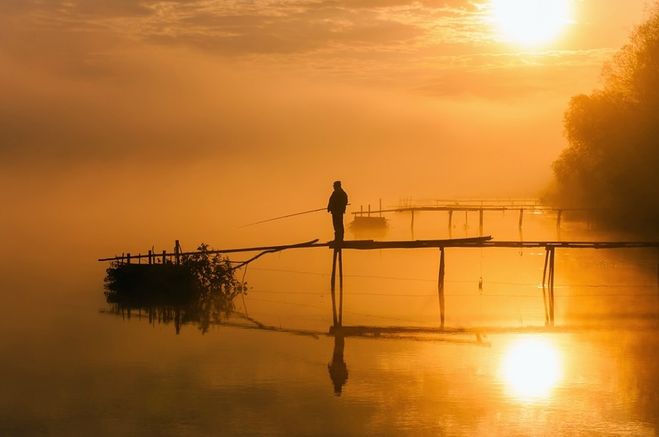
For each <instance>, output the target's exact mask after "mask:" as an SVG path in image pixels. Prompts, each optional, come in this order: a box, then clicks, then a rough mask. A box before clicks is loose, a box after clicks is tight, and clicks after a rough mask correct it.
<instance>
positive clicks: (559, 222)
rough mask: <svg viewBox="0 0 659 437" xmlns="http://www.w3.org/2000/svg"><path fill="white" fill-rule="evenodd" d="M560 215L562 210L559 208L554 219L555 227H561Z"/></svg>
mask: <svg viewBox="0 0 659 437" xmlns="http://www.w3.org/2000/svg"><path fill="white" fill-rule="evenodd" d="M562 216H563V210H562V209H559V210H558V218H557V219H556V229H560V228H561V218H562Z"/></svg>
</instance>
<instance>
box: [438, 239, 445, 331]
mask: <svg viewBox="0 0 659 437" xmlns="http://www.w3.org/2000/svg"><path fill="white" fill-rule="evenodd" d="M444 276H445V265H444V248H443V247H440V248H439V275H438V277H437V295H438V297H439V321H440V324H441V327H442V329H443V328H444V309H445V301H444Z"/></svg>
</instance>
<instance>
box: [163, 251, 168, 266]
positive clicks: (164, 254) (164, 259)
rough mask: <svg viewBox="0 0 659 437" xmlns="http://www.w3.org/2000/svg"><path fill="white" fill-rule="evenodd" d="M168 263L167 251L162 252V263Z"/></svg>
mask: <svg viewBox="0 0 659 437" xmlns="http://www.w3.org/2000/svg"><path fill="white" fill-rule="evenodd" d="M166 261H167V251H166V250H163V251H162V263H163V264H165V262H166Z"/></svg>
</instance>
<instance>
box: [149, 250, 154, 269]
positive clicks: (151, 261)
mask: <svg viewBox="0 0 659 437" xmlns="http://www.w3.org/2000/svg"><path fill="white" fill-rule="evenodd" d="M151 264H153V252H151V250H149V265H151Z"/></svg>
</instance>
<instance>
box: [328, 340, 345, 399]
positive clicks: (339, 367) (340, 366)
mask: <svg viewBox="0 0 659 437" xmlns="http://www.w3.org/2000/svg"><path fill="white" fill-rule="evenodd" d="M344 346H345V337H344V336H343V335H340V334H337V335H335V336H334V352H333V353H332V362H331V363H329V364H328V365H327V370H329V375H330V378H331V379H332V383H333V384H334V394H335V395H337V396H341V391H342V390H343V386H344V385H345V384H346V382H348V366H347V365H346V362H345V361H344V360H343V348H344Z"/></svg>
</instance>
